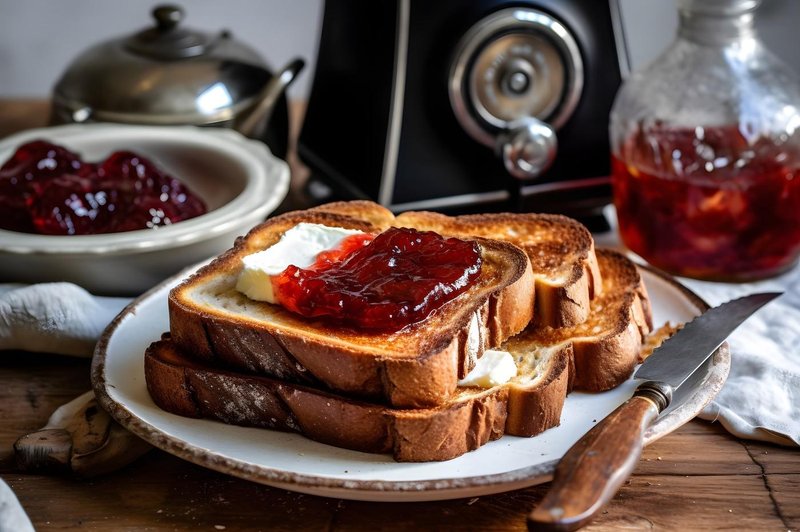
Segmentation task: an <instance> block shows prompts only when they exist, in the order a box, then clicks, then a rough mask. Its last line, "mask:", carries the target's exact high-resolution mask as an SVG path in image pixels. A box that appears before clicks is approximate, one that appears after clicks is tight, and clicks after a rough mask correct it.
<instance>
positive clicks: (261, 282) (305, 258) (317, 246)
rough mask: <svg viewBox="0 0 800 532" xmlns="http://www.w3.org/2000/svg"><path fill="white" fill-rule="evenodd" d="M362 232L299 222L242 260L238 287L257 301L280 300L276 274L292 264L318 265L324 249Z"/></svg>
mask: <svg viewBox="0 0 800 532" xmlns="http://www.w3.org/2000/svg"><path fill="white" fill-rule="evenodd" d="M361 233H362V231H357V230H354V229H344V228H342V227H328V226H326V225H321V224H310V223H299V224H297V225H296V226H294V227H292V228H291V229H289V230H288V231H286V232H285V233H284V234H283V236H282V237H281V239H280V240H279V241H278V242H276V243H275V244H273V245H272V246H270V247H268V248H267V249H265V250H263V251H259V252H257V253H253V254H251V255H247V256H246V257H244V258H243V259H242V272H241V273H240V274H239V279H238V281H237V282H236V290H238V291H239V292H241V293H243V294H244V295H246V296H247V297H249V298H250V299H254V300H256V301H266V302H267V303H277V301H276V299H275V294H273V292H272V277H273V276H276V275H278V274H280V273H281V272H282V271H283V270H285V269H286V268H287V267H288V266H289V265H293V266H297V267H298V268H307V267H309V266H311V265H312V264H314V261H315V260H316V258H317V255H319V254H320V253H321V252H323V251H326V250H329V249H334V248H336V247H337V246H338V245H339V244H340V243H341V242H342V240H344V239H345V238H347V237H348V236H351V235H358V234H361Z"/></svg>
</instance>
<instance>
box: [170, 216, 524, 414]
mask: <svg viewBox="0 0 800 532" xmlns="http://www.w3.org/2000/svg"><path fill="white" fill-rule="evenodd" d="M348 208H349V210H348V211H347V212H343V211H342V210H341V209H340V210H339V211H338V212H327V211H325V210H323V209H316V210H309V211H301V212H295V213H288V214H285V215H282V216H278V217H275V218H272V219H270V220H268V221H267V222H265V223H263V224H261V225H260V226H258V227H256V228H254V229H253V230H252V231H250V233H248V234H247V236H245V237H244V238H241V239H239V240H237V242H236V244H235V246H234V248H232V249H231V250H229V251H228V252H226V253H225V254H223V255H222V256H220V257H218V258H217V259H216V260H214V261H213V262H212V263H210V264H209V265H207V266H205V267H203V268H201V269H200V270H199V271H198V272H197V273H196V274H195V275H193V276H192V277H191V278H189V279H188V280H186V281H184V282H183V283H182V284H180V285H179V286H177V287H176V288H175V289H173V290H172V291H171V293H170V295H169V315H170V330H171V333H172V338H173V341H174V342H175V344H176V345H177V346H179V348H180V349H181V350H183V351H184V352H185V353H187V354H189V355H190V356H194V357H197V358H199V359H202V360H206V361H215V362H219V363H222V364H225V365H228V366H230V367H232V368H238V369H243V370H247V371H251V372H253V373H259V374H264V375H270V376H273V377H278V378H280V379H284V380H287V381H294V382H299V383H306V384H311V385H313V386H315V387H319V388H326V389H329V390H332V391H335V392H338V393H344V394H350V395H353V396H356V397H360V398H366V399H369V400H373V401H380V402H386V403H387V404H390V405H394V406H404V407H421V406H430V405H437V404H441V403H442V402H443V401H445V400H447V398H448V397H449V396H450V395H451V394H452V393H453V391H454V390H455V388H456V384H457V381H458V379H459V378H461V377H463V376H464V375H465V374H466V373H467V372H468V371H469V370H470V369H471V368H472V366H473V365H474V363H475V360H476V359H477V357H479V356H480V355H481V354H482V352H483V349H484V348H488V347H496V346H499V345H500V344H501V343H502V342H503V341H504V340H505V339H507V338H509V337H510V336H512V335H514V334H516V333H518V332H519V331H521V330H522V329H523V328H524V327H525V326H526V325H527V324H528V323H529V322H530V320H531V318H532V314H533V309H532V308H531V307H530V305H526V304H521V303H520V302H524V301H530V300H531V299H532V298H533V290H534V282H533V274H532V272H531V268H530V261H529V260H528V259H527V257H526V256H525V254H524V253H523V252H522V251H520V250H519V249H518V248H516V247H515V246H513V245H511V244H508V243H505V242H500V241H492V240H485V239H479V238H474V239H473V240H476V241H477V242H478V244H479V247H480V252H481V259H482V265H481V273H480V275H479V277H478V278H477V279H476V280H475V282H473V283H472V284H471V285H470V286H469V288H468V289H467V290H465V291H464V292H463V293H461V294H460V295H459V296H457V297H456V298H455V299H453V300H451V301H449V302H448V303H446V304H445V305H444V306H442V307H441V308H439V309H438V310H437V311H436V312H435V313H433V314H432V315H430V316H429V317H428V318H426V319H425V320H423V321H421V322H419V323H416V324H412V325H410V326H407V327H405V328H404V329H402V330H400V331H398V332H396V333H375V332H368V331H358V330H354V329H351V328H347V327H343V326H336V325H331V323H330V322H327V321H324V320H319V319H309V318H305V317H302V316H298V315H296V314H293V313H291V312H289V311H287V310H285V309H284V308H283V307H281V306H279V305H272V304H269V303H263V302H258V301H253V300H250V299H248V298H247V297H246V296H244V295H243V294H241V293H239V292H238V291H236V290H235V284H236V280H237V278H238V275H239V272H240V271H241V268H242V258H243V257H244V256H246V255H248V254H250V253H254V252H256V251H260V250H263V249H266V248H267V247H269V246H270V245H272V244H274V243H275V242H277V241H278V239H279V238H280V237H281V236H282V235H283V234H284V233H285V232H286V231H287V230H288V229H290V228H292V227H294V226H295V225H297V224H298V223H300V222H310V223H319V224H323V225H328V226H335V227H344V228H348V229H359V230H362V231H367V232H379V231H381V230H382V229H384V228H385V227H386V226H387V225H386V222H388V221H390V220H391V219H393V218H390V216H391V213H388V211H386V210H385V209H383V208H382V207H379V206H377V205H375V204H371V203H369V202H359V203H358V204H349V205H348ZM386 213H388V215H387V214H386ZM356 214H358V215H360V216H361V218H357V217H354V216H353V215H356Z"/></svg>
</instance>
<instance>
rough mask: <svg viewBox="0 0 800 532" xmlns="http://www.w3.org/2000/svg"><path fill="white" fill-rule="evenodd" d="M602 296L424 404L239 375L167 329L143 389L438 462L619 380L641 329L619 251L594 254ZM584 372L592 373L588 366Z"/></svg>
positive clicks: (237, 417)
mask: <svg viewBox="0 0 800 532" xmlns="http://www.w3.org/2000/svg"><path fill="white" fill-rule="evenodd" d="M598 260H599V264H600V269H601V271H602V273H603V279H604V286H603V295H602V296H599V297H597V298H596V299H595V300H594V301H593V302H592V308H591V312H590V316H589V320H588V321H587V322H586V323H584V324H581V325H578V326H575V327H573V328H568V329H564V328H562V329H550V330H547V331H540V330H538V329H537V328H531V329H530V330H527V331H526V332H524V333H522V334H521V335H519V336H517V337H514V338H512V339H510V340H509V341H507V342H506V343H505V344H504V346H503V349H506V350H508V351H509V352H510V353H511V354H512V356H514V358H515V361H516V364H517V368H518V373H517V376H516V377H514V378H513V379H512V380H511V381H510V382H508V383H506V384H504V385H499V386H495V387H492V388H489V389H481V388H458V389H457V390H456V391H455V392H453V393H452V394H451V395H450V396H449V398H448V400H447V402H446V403H445V404H443V405H441V406H438V407H434V408H419V409H397V408H389V407H386V406H383V405H376V404H369V403H365V402H360V401H356V400H353V399H350V398H346V397H342V396H340V395H335V394H332V393H329V392H326V391H322V390H319V389H316V388H312V387H308V386H303V385H298V384H295V383H290V382H287V381H282V380H278V379H271V378H265V377H259V376H254V375H245V374H242V373H235V372H231V371H228V370H225V369H221V368H219V367H216V366H214V365H212V364H208V363H202V362H198V361H197V360H196V359H193V358H191V357H188V356H186V354H185V353H182V352H181V350H180V349H179V348H178V347H177V346H176V345H175V343H174V342H173V340H172V339H170V338H169V336H168V335H165V337H164V339H162V340H161V341H158V342H155V343H153V344H152V345H151V346H150V347H149V348H148V350H147V352H146V354H145V374H146V380H147V386H148V390H149V391H150V395H151V397H152V398H153V400H154V401H155V402H156V404H157V405H158V406H160V407H161V408H163V409H164V410H167V411H169V412H172V413H175V414H179V415H183V416H189V417H203V418H211V419H216V420H219V421H223V422H225V423H230V424H237V425H245V426H256V427H264V428H271V429H278V430H285V431H296V432H300V433H302V434H304V435H306V436H308V437H309V438H311V439H314V440H317V441H320V442H323V443H328V444H331V445H336V446H339V447H345V448H349V449H355V450H359V451H365V452H374V453H389V452H391V453H392V454H393V456H394V458H395V459H396V460H398V461H431V460H447V459H450V458H454V457H456V456H459V455H461V454H463V453H465V452H467V451H470V450H474V449H476V448H478V447H480V446H481V445H483V444H484V443H486V442H487V441H490V440H494V439H497V438H499V437H500V436H502V435H503V434H512V435H517V436H533V435H536V434H538V433H540V432H542V431H544V430H546V429H548V428H550V427H553V426H556V425H558V424H559V420H560V416H561V410H562V408H563V405H564V400H565V398H566V395H567V393H568V392H569V390H570V389H571V387H572V385H573V384H574V385H577V386H579V387H582V388H586V389H601V388H604V387H606V386H609V385H611V384H612V383H614V384H619V383H620V382H622V380H624V379H625V378H627V376H628V375H629V374H630V371H631V369H632V367H633V365H632V362H631V361H635V360H636V358H637V356H638V353H639V348H640V346H641V344H642V341H643V338H644V335H645V334H647V332H648V331H649V330H650V328H651V324H650V322H649V301H648V299H647V293H646V292H645V291H644V286H643V284H642V282H641V279H640V278H639V276H638V273H637V272H636V268H635V267H634V266H633V264H632V263H631V262H630V261H628V260H627V259H626V258H625V257H623V256H621V255H619V254H617V253H614V252H609V251H601V252H599V253H598ZM589 373H594V374H589Z"/></svg>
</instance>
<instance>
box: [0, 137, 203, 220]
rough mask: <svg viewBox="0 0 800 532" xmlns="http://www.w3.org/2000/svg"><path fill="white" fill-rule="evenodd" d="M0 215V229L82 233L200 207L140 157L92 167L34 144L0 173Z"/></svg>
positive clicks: (180, 215)
mask: <svg viewBox="0 0 800 532" xmlns="http://www.w3.org/2000/svg"><path fill="white" fill-rule="evenodd" d="M0 210H1V211H2V212H3V216H2V217H0V228H2V229H9V230H12V231H21V232H26V233H39V234H46V235H88V234H96V233H112V232H121V231H134V230H137V229H148V228H155V227H159V226H164V225H170V224H172V223H175V222H178V221H181V220H185V219H187V218H193V217H195V216H199V215H200V214H203V213H205V212H206V207H205V205H204V204H203V202H202V200H200V199H199V198H198V197H197V196H195V195H194V194H192V193H191V192H190V191H189V190H188V189H187V188H186V186H185V185H183V183H181V182H180V181H178V180H177V179H175V178H173V177H171V176H169V175H167V174H166V173H164V172H163V171H162V170H160V169H159V168H158V167H156V166H155V165H154V164H153V163H152V162H150V161H148V160H147V159H145V158H144V157H142V156H141V155H137V154H135V153H133V152H129V151H120V152H115V153H112V154H111V155H110V156H109V157H108V158H107V159H106V160H105V161H102V162H100V163H97V164H95V163H89V162H85V161H82V160H81V158H80V157H79V156H78V155H77V154H75V153H73V152H71V151H69V150H67V149H66V148H63V147H61V146H57V145H55V144H51V143H49V142H46V141H43V140H35V141H32V142H28V143H27V144H24V145H22V146H20V147H19V149H17V151H16V152H15V153H14V155H13V156H12V157H11V158H10V159H9V160H8V161H6V163H5V164H4V165H3V166H2V167H1V168H0Z"/></svg>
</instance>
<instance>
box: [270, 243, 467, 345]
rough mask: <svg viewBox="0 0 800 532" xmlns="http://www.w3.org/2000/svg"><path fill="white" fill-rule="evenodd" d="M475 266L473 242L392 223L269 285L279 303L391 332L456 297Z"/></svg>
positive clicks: (309, 313) (286, 272)
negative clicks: (376, 233)
mask: <svg viewBox="0 0 800 532" xmlns="http://www.w3.org/2000/svg"><path fill="white" fill-rule="evenodd" d="M369 239H371V241H370V242H369V243H368V244H366V245H364V242H365V241H366V240H369ZM480 268H481V257H480V249H479V248H478V244H477V243H475V242H469V241H464V240H459V239H457V238H444V237H442V236H440V235H438V234H436V233H433V232H430V231H417V230H414V229H407V228H392V229H389V230H387V231H385V232H383V233H381V234H379V235H377V236H374V238H373V237H372V235H353V236H350V237H347V238H346V239H345V240H344V242H343V243H342V244H341V245H340V246H338V247H337V248H336V249H335V250H333V251H331V252H323V253H320V255H319V256H318V257H317V259H316V262H315V263H314V264H313V265H311V266H309V267H308V268H298V267H296V266H289V267H287V268H286V269H285V270H284V271H283V272H281V273H280V274H279V275H277V276H275V277H274V278H273V280H272V283H273V291H274V293H275V294H276V297H277V299H278V301H279V302H280V303H281V305H283V306H284V307H285V308H287V309H289V310H291V311H292V312H296V313H298V314H301V315H303V316H306V317H326V318H328V319H333V320H335V321H337V322H339V323H344V324H347V325H351V326H353V327H357V328H359V329H370V330H378V331H385V332H392V331H398V330H400V329H402V328H403V327H405V326H406V325H409V324H411V323H416V322H418V321H421V320H423V319H425V318H426V317H428V316H429V315H430V314H431V313H432V312H434V311H435V310H436V309H438V308H440V307H441V306H442V305H444V304H445V303H446V302H448V301H450V300H452V299H453V298H455V297H456V296H458V295H459V294H460V293H462V292H463V291H464V290H466V289H467V288H468V286H469V285H470V283H471V282H472V281H473V280H474V279H476V278H477V277H478V275H479V274H480Z"/></svg>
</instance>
